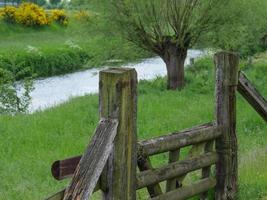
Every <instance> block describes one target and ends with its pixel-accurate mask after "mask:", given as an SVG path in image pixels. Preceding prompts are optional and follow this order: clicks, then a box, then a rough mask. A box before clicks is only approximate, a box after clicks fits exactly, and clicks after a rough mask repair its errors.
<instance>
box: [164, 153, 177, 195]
mask: <svg viewBox="0 0 267 200" xmlns="http://www.w3.org/2000/svg"><path fill="white" fill-rule="evenodd" d="M179 157H180V149H178V150H174V151H170V152H169V163H173V162H177V161H178V160H179ZM178 187H180V182H179V180H177V178H173V179H169V180H167V182H166V192H169V191H171V190H174V189H176V188H178Z"/></svg>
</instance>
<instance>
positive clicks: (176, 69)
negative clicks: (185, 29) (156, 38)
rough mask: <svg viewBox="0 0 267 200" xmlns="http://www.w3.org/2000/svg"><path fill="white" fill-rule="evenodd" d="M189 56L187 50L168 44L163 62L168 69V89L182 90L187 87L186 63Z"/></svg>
mask: <svg viewBox="0 0 267 200" xmlns="http://www.w3.org/2000/svg"><path fill="white" fill-rule="evenodd" d="M186 56H187V48H181V47H177V45H176V44H168V45H167V46H166V48H165V52H164V53H163V56H162V58H163V60H164V62H165V64H166V68H167V79H168V80H167V81H168V82H167V89H168V90H177V89H178V90H182V89H183V87H184V86H185V80H184V63H185V59H186Z"/></svg>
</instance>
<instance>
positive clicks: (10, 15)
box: [1, 6, 16, 23]
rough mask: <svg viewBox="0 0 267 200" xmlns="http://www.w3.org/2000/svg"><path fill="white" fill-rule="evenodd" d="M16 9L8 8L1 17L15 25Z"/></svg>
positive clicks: (2, 12)
mask: <svg viewBox="0 0 267 200" xmlns="http://www.w3.org/2000/svg"><path fill="white" fill-rule="evenodd" d="M15 14H16V8H15V7H13V6H7V7H5V8H4V9H3V10H2V11H1V16H2V17H3V19H4V21H5V22H8V23H14V22H16V17H15Z"/></svg>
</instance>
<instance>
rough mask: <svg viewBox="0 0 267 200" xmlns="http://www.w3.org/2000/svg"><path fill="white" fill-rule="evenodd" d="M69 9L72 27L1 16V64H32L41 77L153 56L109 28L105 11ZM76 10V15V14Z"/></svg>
mask: <svg viewBox="0 0 267 200" xmlns="http://www.w3.org/2000/svg"><path fill="white" fill-rule="evenodd" d="M76 12H77V11H69V12H68V16H69V18H70V20H69V24H68V26H66V27H65V26H61V25H59V24H56V23H55V24H52V25H50V26H47V27H39V28H38V27H34V28H30V27H23V26H21V25H17V24H7V23H5V22H3V21H2V20H1V19H0V34H1V39H0V67H3V68H8V67H9V63H13V64H14V65H16V66H17V67H22V68H25V67H30V68H31V69H32V71H33V72H34V73H35V74H36V75H37V76H38V77H45V76H53V75H58V74H64V73H68V72H72V71H77V70H83V69H88V68H92V67H98V66H102V65H105V64H109V65H112V64H118V63H109V62H108V61H109V60H119V63H120V64H121V63H126V62H131V61H135V60H139V59H140V58H144V57H147V56H150V54H148V53H147V52H145V51H143V50H140V49H139V48H138V47H136V46H134V45H132V44H130V43H129V42H128V41H126V40H124V39H122V38H121V37H119V36H118V35H115V34H113V33H112V30H110V28H107V27H106V25H107V23H108V22H107V19H105V18H104V17H103V16H102V14H101V13H94V12H93V11H88V13H87V14H86V15H85V14H84V16H80V17H79V18H78V17H77V16H76V15H77V13H76ZM75 13H76V14H75Z"/></svg>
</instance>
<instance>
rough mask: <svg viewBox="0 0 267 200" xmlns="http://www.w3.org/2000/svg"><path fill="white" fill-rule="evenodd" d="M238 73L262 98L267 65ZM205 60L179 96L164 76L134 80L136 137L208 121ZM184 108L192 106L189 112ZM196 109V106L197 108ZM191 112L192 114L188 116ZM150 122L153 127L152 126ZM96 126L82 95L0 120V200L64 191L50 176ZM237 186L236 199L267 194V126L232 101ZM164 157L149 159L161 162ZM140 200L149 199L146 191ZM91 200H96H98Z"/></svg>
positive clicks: (210, 101) (92, 106)
mask: <svg viewBox="0 0 267 200" xmlns="http://www.w3.org/2000/svg"><path fill="white" fill-rule="evenodd" d="M241 65H242V69H243V71H245V73H246V74H247V75H248V77H249V78H250V80H251V81H252V82H253V83H254V84H255V85H256V86H257V88H258V89H259V91H260V92H261V93H262V94H263V95H264V96H265V97H267V90H266V84H267V77H266V76H265V74H266V73H267V72H266V69H267V68H266V67H267V64H266V63H263V62H261V64H259V63H257V64H255V65H253V66H246V65H245V64H241ZM213 69H214V67H213V61H212V59H210V58H206V59H201V60H199V61H198V62H197V63H196V64H195V67H189V68H188V69H187V71H186V74H187V76H186V79H187V80H186V81H187V86H186V88H185V90H183V91H182V92H177V91H166V89H165V88H166V80H165V78H156V79H155V80H153V81H140V83H139V86H138V93H139V94H138V138H139V140H141V139H146V138H151V137H155V136H159V135H161V134H165V133H168V132H173V131H177V130H182V129H185V128H188V127H192V126H194V125H198V124H201V123H206V122H209V121H211V120H213V119H214V71H213ZM189 105H190V106H189ZM200 105H201V106H200ZM188 113H190V115H189V114H188ZM151 121H153V123H150V122H151ZM97 122H98V96H97V95H88V96H84V97H79V98H75V99H72V100H70V101H69V102H67V103H64V104H62V105H60V106H57V107H54V108H50V109H47V110H45V111H40V112H36V113H33V114H31V115H18V116H14V117H12V116H0V124H1V126H0V132H1V134H0V147H1V148H0V154H1V155H4V156H2V157H1V165H0V177H1V179H2V180H3V181H1V182H0V199H6V200H11V199H12V200H20V199H28V200H36V199H43V198H44V197H47V196H49V195H50V194H52V193H54V192H56V191H58V190H60V189H62V188H63V187H65V186H66V185H67V184H68V181H69V180H66V181H63V182H57V181H55V180H53V178H52V177H51V175H50V165H51V163H52V162H53V161H54V160H57V159H64V158H66V157H71V156H75V155H79V154H81V153H82V152H83V151H84V149H85V147H86V145H87V144H88V142H89V139H90V138H91V137H92V134H93V131H94V129H95V127H96V124H97ZM237 133H238V141H239V155H240V159H239V174H240V176H239V186H240V197H239V199H242V200H251V199H253V200H254V199H255V200H264V198H266V196H267V193H266V191H267V182H266V180H267V157H266V155H267V154H266V153H267V148H266V147H267V134H266V133H267V126H266V123H265V122H264V121H263V120H262V119H261V118H260V117H259V116H258V114H257V113H256V112H255V111H254V110H253V109H252V108H251V107H250V106H249V105H248V104H247V102H246V101H245V100H244V99H243V98H242V97H241V96H240V95H238V98H237ZM166 159H167V156H165V155H161V156H156V157H153V159H152V161H153V163H155V164H156V166H157V165H159V164H163V163H164V162H165V161H166ZM138 197H139V199H147V198H146V197H147V196H145V192H144V191H140V192H139V193H138ZM96 199H97V198H96Z"/></svg>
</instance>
